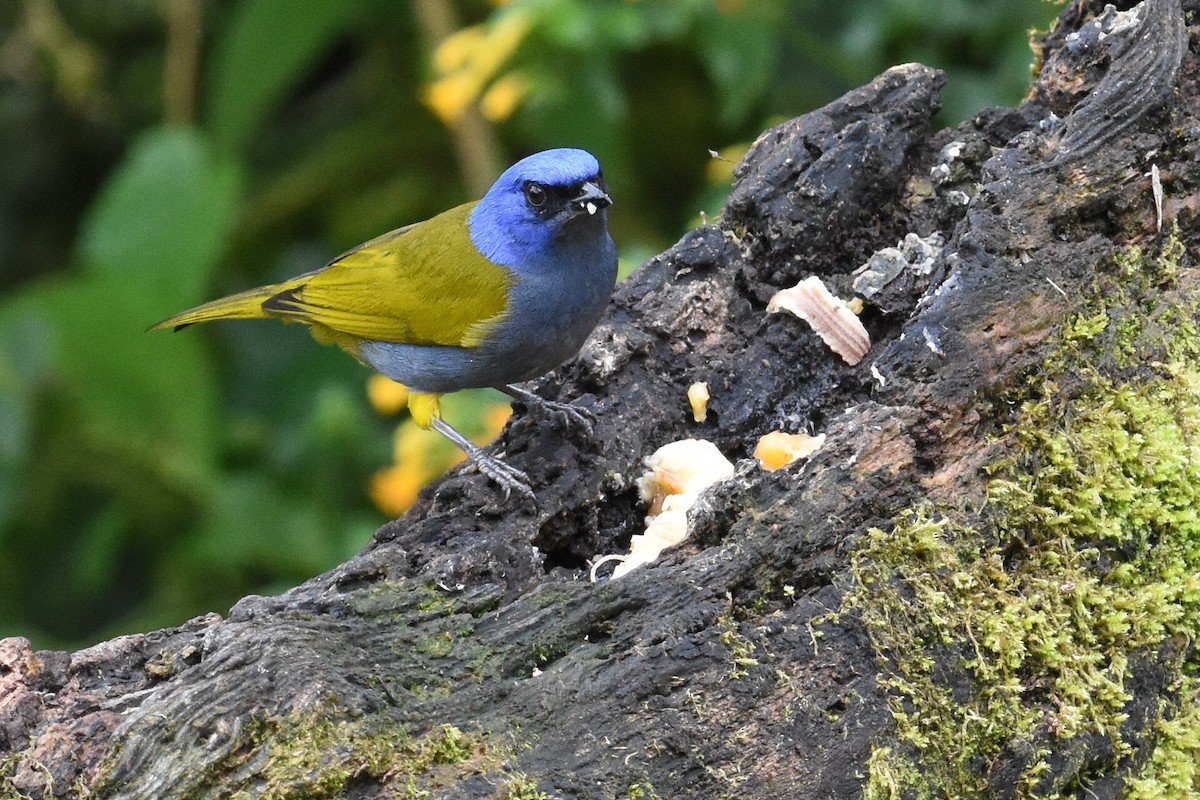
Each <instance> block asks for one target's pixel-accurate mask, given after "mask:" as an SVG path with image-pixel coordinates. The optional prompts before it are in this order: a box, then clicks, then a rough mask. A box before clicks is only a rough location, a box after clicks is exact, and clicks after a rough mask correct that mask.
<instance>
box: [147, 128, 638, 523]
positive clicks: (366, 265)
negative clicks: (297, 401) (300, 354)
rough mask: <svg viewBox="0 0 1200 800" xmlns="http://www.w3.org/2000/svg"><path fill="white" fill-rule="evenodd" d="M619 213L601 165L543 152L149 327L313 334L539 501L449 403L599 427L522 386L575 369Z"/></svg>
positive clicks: (611, 254) (577, 154) (575, 153)
mask: <svg viewBox="0 0 1200 800" xmlns="http://www.w3.org/2000/svg"><path fill="white" fill-rule="evenodd" d="M611 205H612V198H611V197H610V195H609V192H608V189H607V186H606V184H605V181H604V177H603V175H602V174H601V170H600V164H599V162H598V161H597V160H596V158H595V156H593V155H592V154H591V153H589V152H587V151H585V150H580V149H575V148H556V149H552V150H544V151H541V152H537V153H534V154H532V155H529V156H527V157H525V158H523V159H521V160H520V161H517V162H516V163H515V164H513V165H512V166H511V167H509V168H508V169H507V170H505V171H504V172H503V173H502V174H501V175H500V177H499V178H498V179H497V180H496V182H495V183H494V184H492V186H491V188H490V189H488V191H487V193H486V194H484V196H483V197H482V198H481V199H479V200H478V201H475V202H469V203H464V204H462V205H459V206H457V207H455V208H451V209H450V210H448V211H444V212H442V213H441V214H438V215H436V216H434V217H431V218H429V219H427V220H425V221H423V222H417V223H414V224H411V225H408V226H405V227H402V228H398V229H396V230H394V231H391V232H389V233H385V234H383V235H382V236H378V237H376V238H374V239H371V240H370V241H367V242H364V243H363V244H360V245H358V246H357V247H354V248H352V249H351V250H348V251H347V252H345V253H343V254H342V255H340V256H338V257H337V258H334V259H333V260H332V261H330V262H328V263H327V264H325V266H323V267H321V268H320V269H317V270H315V271H313V272H308V273H305V274H303V275H299V276H297V277H295V278H291V279H289V280H285V281H282V282H279V283H274V284H270V285H267V286H260V287H257V288H253V289H248V290H246V291H242V292H238V293H237V294H233V295H229V296H227V297H222V298H220V299H218V300H213V301H211V302H208V303H204V304H203V305H199V306H196V307H195V308H191V309H188V310H187V311H183V312H180V313H178V314H175V315H173V316H170V317H168V318H166V319H164V320H162V321H161V322H158V323H155V324H154V325H152V326H150V330H161V329H174V330H176V331H178V330H180V329H182V328H186V327H187V326H189V325H193V324H196V323H199V322H210V321H213V320H221V319H269V318H277V319H280V320H283V321H285V322H300V323H302V324H304V325H307V326H308V327H309V329H310V330H311V332H312V334H313V336H314V338H316V339H317V341H319V342H323V343H327V344H334V345H337V346H338V347H340V348H342V349H343V350H345V351H346V352H347V353H349V354H350V355H351V356H353V357H354V358H356V359H358V360H359V361H361V362H362V363H364V364H365V365H367V366H368V367H370V368H372V369H374V370H376V371H377V372H379V373H381V374H383V375H385V376H387V377H388V378H391V379H392V380H394V381H396V382H398V383H401V384H403V385H404V386H406V387H407V388H408V390H409V393H410V395H409V413H410V414H411V415H412V417H413V420H414V421H415V422H416V423H417V424H418V425H419V426H420V427H422V428H425V429H430V428H432V429H433V430H436V431H438V432H439V433H441V434H442V435H443V436H445V437H446V438H447V439H449V440H450V441H452V442H453V443H454V444H455V445H457V446H458V447H460V448H461V449H462V450H463V451H464V452H465V453H466V454H467V456H468V457H469V458H470V459H471V461H472V462H473V463H474V464H475V465H476V467H477V468H478V469H479V471H480V472H482V473H483V474H484V475H486V476H487V477H489V478H490V479H492V480H493V481H495V482H496V483H497V484H499V486H500V487H501V488H502V489H503V490H504V496H505V498H506V499H507V498H508V497H509V495H510V493H511V492H512V491H514V490H515V491H517V492H518V493H519V494H520V495H523V496H524V497H526V498H529V499H530V500H533V501H534V502H535V503H536V497H535V495H534V492H533V489H532V486H531V483H530V480H529V477H528V475H526V473H524V472H523V471H521V470H519V469H516V468H515V467H513V466H511V465H510V464H508V463H507V462H505V461H503V460H502V459H500V458H499V457H498V456H495V455H492V454H489V453H487V452H485V451H484V450H483V449H481V448H480V447H478V446H476V445H475V444H474V443H472V442H471V441H469V440H468V439H467V438H466V437H465V436H463V435H462V434H461V433H459V432H458V431H457V430H456V429H455V428H454V427H453V426H451V425H450V423H449V422H447V421H446V420H445V419H443V418H442V413H441V404H440V398H441V396H442V395H444V394H447V393H450V392H456V391H459V390H461V389H472V388H484V387H491V388H495V389H499V390H500V391H502V392H504V393H506V394H507V395H509V396H510V397H512V398H514V399H516V400H519V401H521V402H523V403H524V404H526V405H527V406H529V407H531V408H538V407H540V408H541V409H543V410H545V411H547V412H549V413H550V414H552V415H554V416H556V417H557V418H558V419H559V420H560V421H562V422H563V423H564V424H578V425H580V426H582V427H583V428H584V429H585V430H589V431H590V430H591V421H590V419H589V418H588V417H587V416H586V415H584V414H583V413H582V412H581V411H580V410H578V409H576V408H574V407H572V406H570V405H568V404H565V403H556V402H551V401H549V400H544V399H542V398H541V397H539V396H538V395H536V394H534V393H533V392H531V391H529V390H527V389H524V388H522V387H520V386H519V385H518V384H520V383H523V382H526V381H529V380H532V379H534V378H537V377H539V376H541V375H544V374H545V373H547V372H549V371H551V370H553V369H555V368H556V367H558V366H560V365H561V364H563V363H565V362H566V361H568V360H570V359H571V358H573V357H574V356H575V355H576V354H577V353H578V352H579V351H580V349H581V348H582V347H583V344H584V342H585V341H586V340H587V337H588V336H589V335H590V334H591V332H592V330H593V329H594V328H595V326H596V324H597V323H598V322H599V320H600V317H601V316H602V314H603V312H604V309H605V308H606V306H607V305H608V301H609V299H610V297H611V295H612V292H613V288H614V287H615V285H616V278H617V249H616V245H615V243H614V242H613V238H612V236H611V234H610V233H609V230H608V208H609V206H611Z"/></svg>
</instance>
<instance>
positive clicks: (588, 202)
mask: <svg viewBox="0 0 1200 800" xmlns="http://www.w3.org/2000/svg"><path fill="white" fill-rule="evenodd" d="M571 205H572V206H574V207H575V209H576V210H577V211H586V212H587V214H588V216H595V214H596V212H597V211H599V210H600V209H602V208H608V207H609V206H611V205H612V198H611V197H609V196H608V192H606V191H604V187H603V186H601V185H600V184H599V183H597V182H596V181H587V182H586V183H584V184H583V186H581V187H579V194H577V195H575V197H573V198H572V199H571Z"/></svg>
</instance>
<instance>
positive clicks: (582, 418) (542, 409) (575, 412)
mask: <svg viewBox="0 0 1200 800" xmlns="http://www.w3.org/2000/svg"><path fill="white" fill-rule="evenodd" d="M499 388H500V391H502V392H504V393H505V394H506V395H508V396H509V397H511V398H513V399H514V400H520V401H521V402H522V403H524V404H525V405H527V406H529V407H530V408H536V409H538V412H539V413H541V414H544V415H545V416H548V417H552V418H553V419H555V420H557V421H558V423H559V424H560V425H562V426H563V427H564V428H567V429H570V428H575V429H576V430H578V431H580V432H582V433H583V434H584V435H585V436H587V437H588V438H591V436H592V434H593V432H594V430H595V420H594V418H593V417H592V415H591V413H590V412H588V411H586V410H585V409H582V408H579V407H577V406H573V405H571V404H570V403H559V402H556V401H554V400H547V399H545V398H543V397H539V396H538V395H536V394H534V393H533V392H531V391H529V390H527V389H522V388H521V387H520V386H516V385H514V384H511V383H510V384H508V385H507V386H501V387H499Z"/></svg>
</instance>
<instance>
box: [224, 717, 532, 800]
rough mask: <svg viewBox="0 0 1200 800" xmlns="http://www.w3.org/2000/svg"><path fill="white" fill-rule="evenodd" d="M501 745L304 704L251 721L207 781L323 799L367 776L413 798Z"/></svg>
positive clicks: (483, 764) (500, 755)
mask: <svg viewBox="0 0 1200 800" xmlns="http://www.w3.org/2000/svg"><path fill="white" fill-rule="evenodd" d="M510 755H511V751H510V749H509V748H508V747H506V746H503V745H500V746H493V745H492V744H490V743H489V742H488V741H486V740H484V739H482V738H480V737H477V736H472V735H470V734H467V733H464V732H463V731H461V730H459V729H458V728H456V727H454V726H453V725H442V726H440V727H438V728H435V729H433V730H432V731H429V732H428V733H426V734H424V735H422V736H420V737H418V738H416V739H413V738H411V737H410V736H409V735H408V734H407V733H406V732H405V731H404V730H403V729H399V728H396V727H393V726H391V725H387V724H383V723H381V722H380V721H379V720H378V719H375V718H370V717H368V718H362V719H357V720H334V719H330V718H329V717H327V716H325V715H323V714H322V713H321V712H317V711H313V710H309V711H306V712H304V713H301V714H297V715H294V716H293V717H291V718H289V719H286V720H283V721H279V720H267V721H261V722H259V723H258V724H257V725H255V726H252V728H251V730H250V731H249V734H248V736H247V743H246V746H245V747H243V748H241V749H240V750H239V751H238V752H237V754H235V755H234V756H233V757H232V758H231V759H230V760H229V761H227V762H226V763H224V764H222V765H220V766H219V774H214V776H213V783H211V784H210V786H209V788H214V787H216V786H220V787H221V790H222V794H223V796H228V797H231V798H234V799H235V800H240V798H250V797H272V798H278V799H279V800H286V799H287V798H297V799H299V798H326V797H338V796H341V795H342V794H343V793H344V791H345V790H346V788H347V786H349V785H350V784H351V783H352V782H355V781H361V780H371V781H374V782H376V783H378V784H379V785H380V786H386V787H388V789H389V790H390V794H389V796H394V797H408V798H418V797H423V796H426V795H427V794H428V792H427V791H426V790H425V789H424V788H422V787H423V786H429V785H449V784H451V783H453V782H454V781H456V780H458V779H459V778H461V777H462V776H463V775H465V774H469V773H474V772H479V771H484V770H487V769H492V768H496V767H498V766H499V765H500V764H501V763H502V762H503V761H504V760H506V759H507V758H508V757H509V756H510Z"/></svg>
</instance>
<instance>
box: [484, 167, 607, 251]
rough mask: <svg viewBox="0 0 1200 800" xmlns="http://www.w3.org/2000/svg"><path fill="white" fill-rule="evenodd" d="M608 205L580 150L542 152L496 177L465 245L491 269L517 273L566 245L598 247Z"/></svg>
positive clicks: (595, 169) (597, 173)
mask: <svg viewBox="0 0 1200 800" xmlns="http://www.w3.org/2000/svg"><path fill="white" fill-rule="evenodd" d="M610 205H612V199H611V198H609V196H608V191H607V189H606V188H605V185H604V179H603V178H602V177H601V175H600V163H599V162H598V161H596V157H595V156H593V155H592V154H591V153H589V152H587V151H586V150H574V149H570V148H560V149H557V150H543V151H542V152H540V153H534V154H533V155H531V156H528V157H527V158H523V159H521V160H520V161H518V162H517V163H516V164H513V165H512V166H511V167H509V168H508V169H507V170H505V171H504V174H503V175H501V176H500V177H499V178H498V179H497V180H496V182H495V183H494V184H492V188H491V189H489V190H488V193H487V194H485V195H484V196H483V199H482V200H480V201H479V204H478V205H476V206H475V209H474V210H473V211H472V212H471V217H470V221H469V225H470V229H471V240H472V241H473V242H474V243H475V246H476V247H477V248H479V252H481V253H482V254H483V255H485V256H487V258H488V259H489V260H491V261H492V262H493V263H496V264H503V265H505V266H509V267H513V268H516V269H519V268H521V267H523V266H526V265H531V266H532V265H534V264H537V263H544V262H545V261H546V260H547V259H550V260H553V259H554V258H555V256H556V254H558V253H560V252H561V248H564V247H569V246H571V245H578V246H582V247H588V246H590V245H595V246H597V247H604V246H605V245H606V243H608V242H609V241H610V240H609V236H608V212H607V210H606V209H607V208H608V207H609V206H610Z"/></svg>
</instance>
